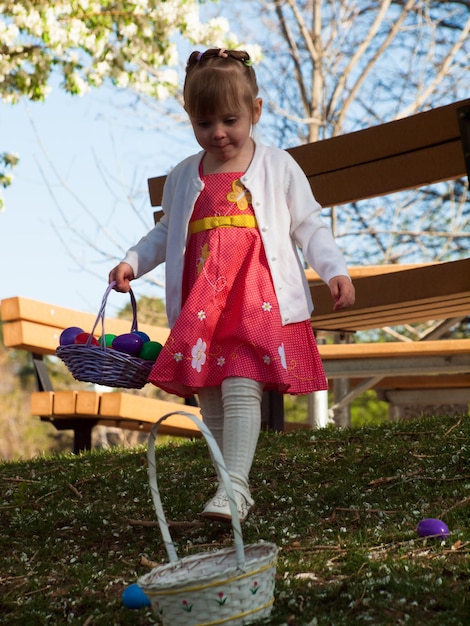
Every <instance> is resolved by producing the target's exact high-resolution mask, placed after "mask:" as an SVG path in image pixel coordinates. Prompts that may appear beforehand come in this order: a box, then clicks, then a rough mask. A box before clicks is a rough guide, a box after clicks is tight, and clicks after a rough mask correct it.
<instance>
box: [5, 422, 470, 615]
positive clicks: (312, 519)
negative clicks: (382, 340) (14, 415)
mask: <svg viewBox="0 0 470 626" xmlns="http://www.w3.org/2000/svg"><path fill="white" fill-rule="evenodd" d="M157 464H158V474H159V477H158V484H159V487H160V489H161V493H162V499H163V504H164V508H165V513H166V515H167V517H168V519H169V520H171V521H173V522H176V524H175V525H173V526H172V527H171V533H172V536H173V539H174V541H175V543H176V546H177V550H178V554H179V555H180V556H184V555H186V554H192V553H197V552H205V551H210V550H217V549H220V548H221V547H225V546H230V545H232V544H231V542H232V535H231V528H230V526H226V525H223V524H215V523H210V522H207V521H203V520H202V519H201V518H200V517H199V513H200V511H201V510H202V507H203V505H204V502H205V501H206V499H207V498H209V497H210V496H211V495H212V493H213V490H214V485H215V472H214V469H213V467H212V465H211V464H210V463H209V461H208V451H207V447H206V444H205V442H204V441H202V440H198V441H194V442H191V441H181V442H178V443H169V444H168V443H167V444H165V445H162V446H159V447H158V449H157ZM0 478H1V488H2V496H3V497H2V502H1V505H0V515H1V536H0V583H1V586H0V590H1V596H0V623H1V624H8V626H16V625H18V626H42V625H45V624H80V625H83V626H91V625H92V626H98V625H100V626H101V625H102V626H113V625H133V626H138V625H140V624H152V623H155V620H156V618H155V617H154V616H153V614H152V612H151V610H149V609H138V610H131V609H128V608H126V607H124V606H123V604H122V601H121V594H122V591H123V590H124V589H125V588H126V586H127V585H129V584H131V583H134V582H135V581H136V580H137V578H138V577H139V576H140V575H142V574H144V573H146V572H148V571H149V570H150V568H151V567H152V564H154V565H155V564H162V563H166V562H167V560H168V559H167V555H166V552H165V550H164V547H163V545H162V541H161V535H160V530H159V528H158V525H157V524H156V515H155V511H154V510H153V505H152V500H151V496H150V492H149V488H148V479H147V457H146V449H145V447H141V448H137V449H133V450H122V449H113V450H111V451H106V452H91V453H85V454H83V455H80V456H73V455H64V456H57V457H48V458H40V459H34V460H28V461H24V462H14V463H13V462H12V463H3V464H0ZM251 484H252V492H253V496H254V498H255V501H256V507H255V509H254V512H253V513H252V515H251V516H250V517H249V519H248V520H247V522H245V524H244V525H243V527H242V529H243V533H244V542H245V544H250V543H256V542H258V541H259V540H262V539H264V540H267V541H271V542H273V543H276V544H277V545H278V546H279V548H280V552H279V560H278V567H277V578H276V590H275V604H274V609H273V612H272V616H271V619H270V621H269V623H270V624H273V625H281V624H288V625H290V626H307V625H308V626H313V625H328V626H333V625H347V626H353V625H356V624H358V625H359V624H360V625H363V624H372V625H381V624H390V625H392V624H393V625H397V624H408V625H415V624H416V625H424V624H425V625H426V626H432V625H436V626H437V625H439V626H444V625H450V624H456V625H468V624H470V516H469V513H470V417H468V416H464V417H462V416H460V417H459V416H455V417H448V418H445V419H443V418H435V419H430V418H422V419H420V420H412V421H406V422H400V423H394V424H386V425H382V426H377V427H372V428H356V429H350V430H349V429H345V430H338V429H335V428H333V427H330V428H326V429H322V430H317V431H298V432H295V433H290V434H277V433H262V434H261V437H260V441H259V445H258V449H257V454H256V458H255V462H254V464H253V468H252V472H251ZM423 518H439V519H441V520H443V521H444V522H445V523H446V524H447V526H448V527H449V529H450V536H449V537H448V539H446V540H436V539H430V538H422V537H419V536H418V534H417V532H416V527H417V524H418V522H419V521H420V520H421V519H423ZM183 522H184V523H183Z"/></svg>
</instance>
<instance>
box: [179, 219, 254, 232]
mask: <svg viewBox="0 0 470 626" xmlns="http://www.w3.org/2000/svg"><path fill="white" fill-rule="evenodd" d="M230 226H235V227H237V228H256V217H255V216H254V215H214V217H203V218H202V219H200V220H194V222H190V223H189V234H190V235H194V234H195V233H200V232H202V231H203V230H211V229H212V228H229V227H230Z"/></svg>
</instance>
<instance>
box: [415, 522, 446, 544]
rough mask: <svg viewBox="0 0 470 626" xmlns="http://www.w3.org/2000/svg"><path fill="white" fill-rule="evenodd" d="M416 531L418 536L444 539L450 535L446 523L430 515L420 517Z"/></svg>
mask: <svg viewBox="0 0 470 626" xmlns="http://www.w3.org/2000/svg"><path fill="white" fill-rule="evenodd" d="M416 531H417V533H418V535H419V536H420V537H435V538H436V539H446V538H447V537H448V536H449V535H450V532H449V529H448V527H447V525H446V524H445V523H444V522H443V521H442V520H440V519H435V518H432V517H429V518H426V519H422V520H421V521H420V522H419V524H418V526H417V527H416Z"/></svg>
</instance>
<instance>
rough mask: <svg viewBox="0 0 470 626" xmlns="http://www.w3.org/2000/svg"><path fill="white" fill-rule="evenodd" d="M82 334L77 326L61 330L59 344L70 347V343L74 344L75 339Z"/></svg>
mask: <svg viewBox="0 0 470 626" xmlns="http://www.w3.org/2000/svg"><path fill="white" fill-rule="evenodd" d="M80 333H83V328H79V327H78V326H69V328H66V329H65V330H63V331H62V332H61V334H60V337H59V344H60V345H61V346H70V345H71V344H72V343H75V337H76V336H77V335H79V334H80Z"/></svg>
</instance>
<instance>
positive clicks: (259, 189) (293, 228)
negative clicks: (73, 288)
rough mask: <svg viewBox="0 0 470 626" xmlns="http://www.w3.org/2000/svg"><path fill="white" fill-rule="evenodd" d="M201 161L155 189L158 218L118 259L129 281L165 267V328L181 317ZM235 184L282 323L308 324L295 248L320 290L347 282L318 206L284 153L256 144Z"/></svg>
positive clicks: (187, 163) (189, 162)
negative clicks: (249, 205)
mask: <svg viewBox="0 0 470 626" xmlns="http://www.w3.org/2000/svg"><path fill="white" fill-rule="evenodd" d="M203 156H204V152H203V151H201V152H199V153H198V154H194V155H192V156H190V157H188V158H186V159H185V160H184V161H182V162H181V163H179V164H178V165H177V166H176V167H175V168H174V169H173V170H172V171H171V172H170V174H169V175H168V177H167V180H166V182H165V187H164V189H163V201H162V209H163V212H164V216H163V217H162V219H161V220H160V222H159V223H158V224H157V225H156V226H155V227H154V228H153V229H152V230H151V231H150V232H149V233H148V234H147V235H146V236H145V237H143V238H142V239H141V240H140V241H139V242H138V243H137V244H136V245H135V246H133V247H132V248H130V249H129V250H128V251H127V253H126V256H125V258H124V259H123V261H124V262H126V263H129V265H130V266H131V267H132V269H133V271H134V275H135V277H136V278H138V277H140V276H142V275H143V274H146V273H147V272H149V271H150V270H152V269H153V268H154V267H156V266H157V265H159V264H160V263H163V262H164V261H166V308H167V315H168V322H169V324H170V327H173V325H174V323H175V322H176V319H177V318H178V315H179V313H180V311H181V301H182V276H183V268H184V255H185V251H186V244H187V241H188V224H189V220H190V218H191V215H192V212H193V208H194V205H195V203H196V200H197V198H198V196H199V194H200V193H201V190H202V189H203V187H204V183H203V182H202V180H201V179H200V177H199V164H200V162H201V159H202V157H203ZM241 181H242V183H243V184H244V185H245V187H246V188H247V189H248V190H249V191H250V192H251V196H252V201H253V210H254V212H255V215H256V220H257V223H258V228H259V231H260V234H261V238H262V241H263V244H264V248H265V251H266V257H267V260H268V264H269V268H270V270H271V275H272V279H273V283H274V289H275V292H276V296H277V298H278V302H279V307H280V311H281V317H282V323H283V325H285V324H291V323H294V322H300V321H303V320H306V319H309V317H310V314H311V312H312V310H313V303H312V299H311V296H310V290H309V288H308V283H307V280H306V278H305V273H304V270H303V267H302V264H301V261H300V258H299V255H298V254H297V251H296V244H297V245H298V246H299V247H300V248H301V250H302V253H303V255H304V257H305V259H306V260H307V262H308V263H309V264H310V265H311V267H313V269H315V270H316V271H317V272H318V274H319V275H320V277H321V278H322V279H323V280H324V281H325V282H326V283H328V282H329V281H330V279H331V278H333V276H339V275H345V276H348V270H347V266H346V262H345V260H344V257H343V255H342V254H341V252H340V250H339V248H338V247H337V245H336V243H335V241H334V238H333V235H332V232H331V230H330V228H329V227H328V225H327V224H326V223H325V222H324V221H323V220H322V219H321V217H320V212H321V207H320V205H319V204H318V202H317V201H316V200H315V198H314V196H313V194H312V191H311V188H310V185H309V182H308V180H307V178H306V176H305V174H304V172H303V171H302V169H301V168H300V166H299V165H298V164H297V162H296V161H295V160H294V159H293V158H292V157H291V156H290V154H289V153H288V152H286V151H284V150H281V149H279V148H273V147H268V146H264V145H262V144H259V143H257V144H256V149H255V153H254V156H253V159H252V161H251V163H250V166H249V167H248V169H247V171H246V173H245V174H244V175H243V176H242V178H241ZM332 305H333V303H332Z"/></svg>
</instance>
